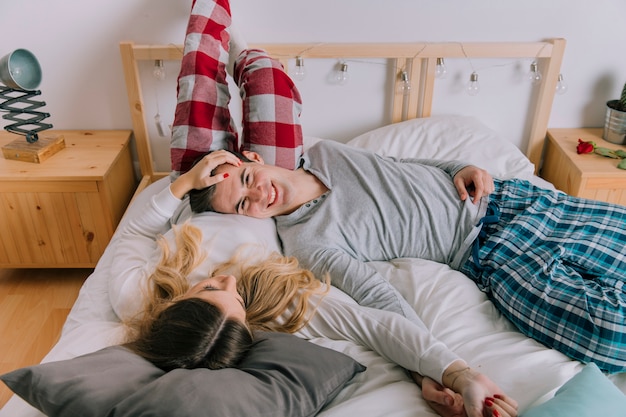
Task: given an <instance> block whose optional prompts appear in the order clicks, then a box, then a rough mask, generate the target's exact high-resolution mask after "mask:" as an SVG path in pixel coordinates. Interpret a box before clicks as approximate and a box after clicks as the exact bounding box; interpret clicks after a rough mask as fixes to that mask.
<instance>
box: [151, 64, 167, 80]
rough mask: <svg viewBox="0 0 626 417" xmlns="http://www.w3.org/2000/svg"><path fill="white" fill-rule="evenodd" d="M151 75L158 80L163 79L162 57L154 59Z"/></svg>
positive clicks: (163, 66) (164, 74)
mask: <svg viewBox="0 0 626 417" xmlns="http://www.w3.org/2000/svg"><path fill="white" fill-rule="evenodd" d="M152 75H153V76H154V78H156V79H157V80H159V81H163V80H164V79H165V76H166V73H165V65H164V64H163V60H162V59H155V60H154V68H153V69H152Z"/></svg>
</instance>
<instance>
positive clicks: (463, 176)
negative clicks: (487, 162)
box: [453, 165, 495, 204]
mask: <svg viewBox="0 0 626 417" xmlns="http://www.w3.org/2000/svg"><path fill="white" fill-rule="evenodd" d="M453 181H454V186H455V187H456V190H457V192H458V193H459V197H460V198H461V200H463V201H465V200H467V198H468V196H471V197H472V201H473V203H474V204H478V203H479V202H480V199H481V198H482V197H484V196H486V195H489V194H491V193H492V192H493V191H494V189H495V187H494V183H493V177H492V176H491V174H489V173H488V172H487V171H485V170H484V169H481V168H478V167H475V166H473V165H468V166H466V167H465V168H463V169H462V170H460V171H459V172H457V174H456V175H455V176H454V178H453Z"/></svg>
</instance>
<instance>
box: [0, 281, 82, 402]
mask: <svg viewBox="0 0 626 417" xmlns="http://www.w3.org/2000/svg"><path fill="white" fill-rule="evenodd" d="M92 271H93V270H92V269H0V374H3V373H5V372H8V371H12V370H14V369H17V368H21V367H23V366H28V365H33V364H36V363H39V362H40V361H41V359H42V358H43V357H44V356H45V355H46V353H47V352H48V351H49V350H50V348H51V347H52V346H53V345H54V344H55V343H56V341H57V340H58V337H59V334H60V331H61V327H62V326H63V323H64V322H65V318H66V317H67V314H68V313H69V311H70V309H71V307H72V305H73V304H74V301H75V300H76V297H77V296H78V291H79V289H80V287H81V285H82V284H83V282H84V281H85V279H86V278H87V277H88V276H89V274H91V272H92ZM11 395H12V392H11V391H10V390H9V389H8V388H7V387H6V385H4V384H3V383H1V382H0V408H1V407H2V406H4V404H5V403H6V402H7V401H8V400H9V398H10V397H11Z"/></svg>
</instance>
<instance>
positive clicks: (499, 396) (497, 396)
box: [493, 394, 502, 400]
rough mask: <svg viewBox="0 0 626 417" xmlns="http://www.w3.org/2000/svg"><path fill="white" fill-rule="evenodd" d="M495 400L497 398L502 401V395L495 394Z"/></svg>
mask: <svg viewBox="0 0 626 417" xmlns="http://www.w3.org/2000/svg"><path fill="white" fill-rule="evenodd" d="M493 398H497V399H499V400H501V399H502V395H500V394H493Z"/></svg>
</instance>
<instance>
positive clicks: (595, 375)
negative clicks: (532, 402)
mask: <svg viewBox="0 0 626 417" xmlns="http://www.w3.org/2000/svg"><path fill="white" fill-rule="evenodd" d="M625 412H626V395H624V394H623V393H622V391H620V390H619V389H618V388H617V387H616V386H615V384H613V383H612V382H611V380H610V379H608V378H607V377H606V376H605V375H604V374H603V373H602V371H600V369H599V368H598V366H597V365H596V364H594V363H590V364H588V365H586V366H585V367H584V368H583V370H582V371H580V372H579V373H578V374H576V375H574V377H572V378H571V379H570V380H569V381H567V382H566V383H565V384H563V386H562V387H561V388H559V389H558V390H557V391H556V393H555V394H554V397H553V398H551V399H550V400H548V401H546V402H545V403H543V404H540V405H538V406H536V407H532V408H530V409H528V411H526V412H525V413H523V414H522V415H521V417H571V416H576V417H597V416H602V417H621V416H623V415H624V413H625Z"/></svg>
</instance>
